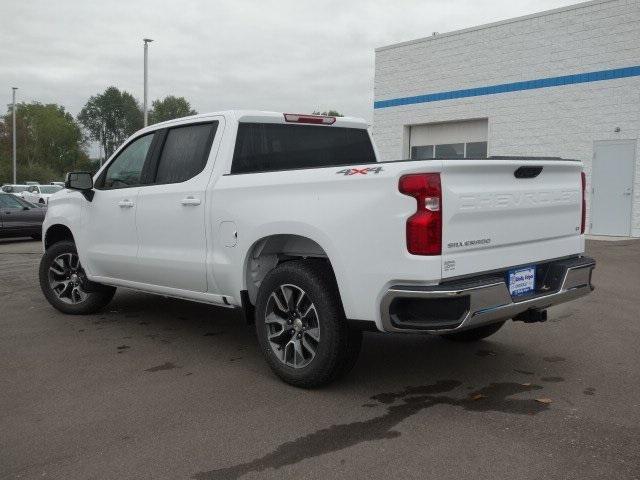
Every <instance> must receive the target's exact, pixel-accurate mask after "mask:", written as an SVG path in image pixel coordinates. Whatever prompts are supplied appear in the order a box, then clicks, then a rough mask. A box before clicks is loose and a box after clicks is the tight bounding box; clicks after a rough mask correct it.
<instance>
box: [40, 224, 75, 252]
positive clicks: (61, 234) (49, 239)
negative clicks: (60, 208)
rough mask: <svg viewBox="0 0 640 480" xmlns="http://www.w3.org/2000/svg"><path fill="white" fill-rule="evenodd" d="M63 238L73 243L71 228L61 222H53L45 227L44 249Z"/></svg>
mask: <svg viewBox="0 0 640 480" xmlns="http://www.w3.org/2000/svg"><path fill="white" fill-rule="evenodd" d="M64 240H68V241H71V242H74V243H75V238H74V237H73V233H72V232H71V229H70V228H69V227H67V226H66V225H64V224H62V223H56V224H53V225H51V226H49V228H47V231H46V232H45V234H44V248H45V250H46V249H48V248H49V247H51V246H52V245H54V244H56V243H58V242H61V241H64Z"/></svg>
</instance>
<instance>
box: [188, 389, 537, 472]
mask: <svg viewBox="0 0 640 480" xmlns="http://www.w3.org/2000/svg"><path fill="white" fill-rule="evenodd" d="M459 386H461V382H459V381H457V380H440V381H438V382H436V383H434V384H430V385H422V386H415V387H407V388H405V389H404V390H401V391H399V392H389V393H380V394H378V395H374V396H373V397H371V400H374V401H375V402H378V404H379V405H381V406H386V407H387V408H386V410H385V412H384V413H383V414H382V415H379V416H376V417H373V418H371V419H369V420H364V421H359V422H352V423H344V424H339V425H331V426H330V427H327V428H323V429H320V430H317V431H315V432H313V433H310V434H308V435H306V436H303V437H300V438H297V439H295V440H292V441H290V442H285V443H283V444H281V445H279V446H278V447H277V448H276V449H275V450H273V451H272V452H271V453H268V454H266V455H264V456H263V457H260V458H257V459H255V460H252V461H249V462H246V463H240V464H238V465H233V466H230V467H226V468H221V469H217V470H210V471H206V472H199V473H196V474H195V475H194V476H193V477H192V478H194V479H196V480H217V479H225V480H231V479H237V478H240V477H242V476H243V475H246V474H247V473H250V472H262V471H264V470H267V469H278V468H281V467H283V466H285V465H292V464H295V463H298V462H300V461H302V460H305V459H309V458H313V457H317V456H319V455H324V454H327V453H331V452H336V451H339V450H343V449H345V448H348V447H352V446H354V445H357V444H359V443H363V442H372V441H380V440H388V439H393V438H397V437H399V436H400V435H401V433H400V432H398V431H396V430H394V428H395V427H396V426H397V425H399V424H400V423H401V422H403V421H404V420H406V419H407V418H409V417H411V416H413V415H415V414H417V413H419V412H420V411H422V410H424V409H427V408H430V407H433V406H436V405H450V406H452V407H460V408H462V409H464V410H466V411H472V412H487V411H495V412H503V413H511V414H516V415H535V414H537V413H540V412H542V411H545V410H547V409H548V408H549V405H546V404H542V403H538V402H536V401H535V400H534V399H520V398H511V397H512V396H513V395H516V394H519V393H524V392H529V391H532V390H540V389H541V388H542V387H541V386H539V385H526V386H525V385H522V384H520V383H510V382H501V383H491V384H489V385H487V386H486V387H483V388H480V389H478V390H475V391H474V392H473V393H471V394H470V395H469V397H463V398H455V397H450V396H446V395H443V394H444V393H448V392H450V391H452V390H454V389H456V388H458V387H459ZM473 398H476V400H473ZM365 405H371V404H365Z"/></svg>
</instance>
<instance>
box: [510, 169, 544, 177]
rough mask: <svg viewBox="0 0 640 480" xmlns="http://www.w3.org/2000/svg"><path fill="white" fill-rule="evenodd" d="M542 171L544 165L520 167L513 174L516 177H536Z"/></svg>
mask: <svg viewBox="0 0 640 480" xmlns="http://www.w3.org/2000/svg"><path fill="white" fill-rule="evenodd" d="M541 171H542V167H520V168H518V169H517V170H516V171H515V172H513V176H514V177H516V178H536V177H537V176H538V175H540V172H541Z"/></svg>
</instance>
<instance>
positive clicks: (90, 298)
mask: <svg viewBox="0 0 640 480" xmlns="http://www.w3.org/2000/svg"><path fill="white" fill-rule="evenodd" d="M67 254H73V255H77V251H76V246H75V244H74V243H73V242H69V241H62V242H58V243H55V244H54V245H52V246H51V247H49V248H48V249H47V251H46V252H45V253H44V255H43V256H42V260H40V270H39V277H40V288H41V289H42V293H43V294H44V296H45V298H46V299H47V301H48V302H49V303H50V304H51V305H52V306H53V307H54V308H55V309H57V310H59V311H61V312H62V313H67V314H70V315H89V314H91V313H95V312H97V311H99V310H100V309H102V308H103V307H104V306H105V305H107V304H108V303H109V302H110V301H111V299H112V298H113V296H114V295H115V293H116V289H115V287H109V286H106V285H100V284H96V283H93V282H90V281H88V280H87V279H86V277H85V276H84V270H82V266H81V265H80V264H79V263H78V264H77V272H78V275H77V277H78V285H79V286H80V287H81V289H82V292H83V294H85V295H86V298H84V299H82V300H81V301H78V302H77V303H66V302H65V301H63V300H62V299H61V298H60V297H59V296H58V295H57V294H56V293H55V292H54V290H53V288H52V286H51V284H50V282H49V274H50V273H49V272H50V268H51V267H52V265H53V262H54V260H55V259H56V258H58V257H59V256H61V255H67ZM65 288H66V287H65Z"/></svg>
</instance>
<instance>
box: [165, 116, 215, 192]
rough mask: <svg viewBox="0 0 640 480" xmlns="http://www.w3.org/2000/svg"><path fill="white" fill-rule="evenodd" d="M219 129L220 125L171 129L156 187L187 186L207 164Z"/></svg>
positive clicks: (211, 124)
mask: <svg viewBox="0 0 640 480" xmlns="http://www.w3.org/2000/svg"><path fill="white" fill-rule="evenodd" d="M217 128H218V122H213V123H206V124H197V125H187V126H184V127H176V128H171V129H169V131H168V132H167V137H166V139H165V141H164V147H163V148H162V153H161V154H160V160H159V161H158V170H157V172H156V181H155V183H156V184H163V183H179V182H184V181H186V180H189V179H190V178H193V177H195V176H196V175H197V174H199V173H200V172H201V171H202V170H203V169H204V167H205V165H206V164H207V158H209V150H210V149H211V144H212V142H213V138H214V136H215V134H216V129H217Z"/></svg>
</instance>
